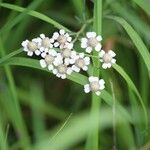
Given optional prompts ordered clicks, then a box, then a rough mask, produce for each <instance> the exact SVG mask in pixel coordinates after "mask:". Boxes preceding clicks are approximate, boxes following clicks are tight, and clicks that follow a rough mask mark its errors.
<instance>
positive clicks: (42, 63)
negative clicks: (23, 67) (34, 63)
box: [40, 59, 47, 68]
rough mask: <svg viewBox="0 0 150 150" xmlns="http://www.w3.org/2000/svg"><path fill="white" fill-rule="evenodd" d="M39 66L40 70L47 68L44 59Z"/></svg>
mask: <svg viewBox="0 0 150 150" xmlns="http://www.w3.org/2000/svg"><path fill="white" fill-rule="evenodd" d="M40 65H41V67H42V68H45V67H46V66H47V64H46V62H45V60H44V59H41V60H40Z"/></svg>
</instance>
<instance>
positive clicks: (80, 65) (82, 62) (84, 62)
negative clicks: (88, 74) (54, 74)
mask: <svg viewBox="0 0 150 150" xmlns="http://www.w3.org/2000/svg"><path fill="white" fill-rule="evenodd" d="M74 60H75V63H74V65H73V66H72V70H74V71H76V72H79V71H80V69H82V70H84V71H87V70H88V65H89V64H90V58H89V57H85V55H84V53H79V54H78V55H76V56H75V57H74Z"/></svg>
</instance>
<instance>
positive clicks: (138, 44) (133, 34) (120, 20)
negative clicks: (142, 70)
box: [107, 16, 150, 76]
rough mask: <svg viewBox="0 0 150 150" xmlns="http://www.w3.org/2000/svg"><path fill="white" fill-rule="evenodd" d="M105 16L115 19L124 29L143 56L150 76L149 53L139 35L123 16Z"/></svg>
mask: <svg viewBox="0 0 150 150" xmlns="http://www.w3.org/2000/svg"><path fill="white" fill-rule="evenodd" d="M107 18H109V19H113V20H115V21H117V22H118V23H119V24H121V25H122V27H123V28H124V29H125V30H126V32H127V33H128V35H129V36H130V38H131V39H132V41H133V43H134V44H135V46H136V48H137V50H138V52H139V54H140V55H141V57H142V58H143V60H144V63H145V65H146V67H147V69H148V73H149V76H150V61H149V60H150V54H149V51H148V49H147V47H146V46H145V44H144V43H143V41H142V39H141V38H140V36H139V35H138V34H137V32H136V31H135V30H134V29H133V28H132V27H131V26H130V25H129V24H128V23H127V22H126V21H125V20H124V19H123V18H121V17H116V16H107Z"/></svg>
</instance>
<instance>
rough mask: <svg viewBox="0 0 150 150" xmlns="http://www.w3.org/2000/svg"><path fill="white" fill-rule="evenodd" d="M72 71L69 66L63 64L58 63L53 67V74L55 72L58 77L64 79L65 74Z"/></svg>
mask: <svg viewBox="0 0 150 150" xmlns="http://www.w3.org/2000/svg"><path fill="white" fill-rule="evenodd" d="M71 73H72V69H71V67H68V66H67V65H65V64H63V63H62V64H59V65H58V66H56V67H55V69H53V74H55V75H56V76H57V77H58V78H62V79H65V78H66V77H67V74H68V75H70V74H71Z"/></svg>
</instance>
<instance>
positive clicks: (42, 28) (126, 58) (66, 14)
mask: <svg viewBox="0 0 150 150" xmlns="http://www.w3.org/2000/svg"><path fill="white" fill-rule="evenodd" d="M1 2H6V3H11V4H15V5H18V6H21V7H28V8H29V9H31V10H36V11H38V12H41V13H43V14H45V15H47V16H49V17H50V18H53V19H54V20H56V21H58V22H59V23H60V24H63V25H64V26H66V27H67V28H69V29H70V30H71V31H73V32H77V31H78V30H79V29H80V28H81V26H82V24H83V22H84V21H85V20H88V19H90V18H92V16H93V1H92V0H91V1H90V0H86V1H85V4H86V6H85V5H84V1H82V0H57V1H56V0H33V1H30V0H16V1H13V2H11V1H9V0H1ZM142 4H143V5H144V6H145V5H148V4H149V2H148V1H146V0H145V1H143V2H142ZM149 8H150V7H149ZM106 15H117V16H122V17H123V18H124V19H125V20H127V22H128V23H129V24H130V25H132V27H133V28H134V29H135V30H136V31H137V32H138V33H139V35H140V37H141V38H142V39H143V41H144V43H145V45H146V46H147V47H148V48H150V42H149V40H150V17H149V16H148V14H147V13H146V12H145V11H144V10H143V9H141V8H140V7H139V6H138V5H137V4H136V3H135V2H134V1H132V0H129V1H126V0H117V1H116V0H105V1H104V2H103V29H102V36H103V41H102V43H103V46H104V47H103V48H104V49H106V50H107V49H113V50H114V51H115V53H116V54H117V56H116V58H117V63H118V64H119V65H120V66H122V67H123V68H124V70H125V71H126V72H127V73H128V75H129V76H130V77H131V79H132V80H133V81H134V84H135V85H136V87H137V88H138V90H139V92H140V94H141V96H142V98H143V100H144V103H145V104H146V106H147V107H149V97H150V92H149V91H150V84H149V79H148V73H147V69H146V67H145V65H144V63H143V60H142V59H141V57H140V56H139V54H138V53H137V50H136V48H135V46H134V45H133V43H132V41H131V40H130V38H129V37H128V35H127V33H126V32H125V31H124V29H123V28H122V27H121V26H120V25H118V24H117V23H115V22H113V21H112V20H108V19H106V18H105V16H106ZM56 30H57V29H56V28H55V27H53V26H52V25H50V24H48V23H45V22H43V21H41V20H39V19H37V18H34V17H31V16H28V15H27V14H21V13H18V12H15V11H13V10H8V9H6V8H2V7H0V41H1V42H0V49H3V50H4V52H5V54H3V52H2V51H1V50H0V52H1V56H3V55H6V54H9V53H11V52H13V51H15V50H17V49H19V48H20V47H21V42H22V41H23V40H25V39H32V38H34V37H38V36H39V34H41V33H44V34H45V35H47V36H50V37H51V36H52V34H53V32H54V31H56ZM89 30H92V24H91V25H90V26H88V28H87V29H86V31H89ZM82 35H83V36H84V35H85V33H83V34H82ZM79 44H80V42H78V43H77V44H76V47H77V50H78V51H79V52H82V51H83V50H82V49H81V48H80V47H79ZM19 55H20V56H23V57H26V55H25V54H24V53H22V54H19ZM35 58H36V57H35ZM8 72H11V73H8ZM6 74H9V75H10V76H11V74H12V76H11V77H13V79H14V83H15V89H16V91H17V99H18V100H19V103H20V105H21V111H22V114H23V119H24V122H25V125H26V128H27V131H28V132H29V136H30V138H31V142H32V143H33V144H35V143H36V142H37V143H38V141H39V140H40V139H41V137H42V136H41V135H43V134H44V133H45V132H46V131H49V130H50V129H53V128H54V127H56V126H58V125H61V124H62V123H63V122H64V121H65V120H66V118H68V116H69V115H70V114H71V113H72V114H73V115H76V114H79V113H81V112H84V111H89V109H90V105H91V100H90V99H91V96H90V94H85V93H84V91H83V87H82V86H80V85H78V84H76V83H73V82H71V81H69V80H61V79H58V78H56V77H55V76H54V75H52V74H50V73H47V72H44V71H43V72H42V71H40V70H36V69H31V68H26V67H18V66H13V67H12V66H11V70H9V68H7V69H6V68H5V69H4V67H1V66H0V121H1V123H2V124H1V126H2V129H3V131H2V132H3V134H4V135H5V134H6V133H7V135H8V137H7V142H8V143H9V145H10V149H14V150H15V149H19V147H20V142H19V140H18V139H19V138H20V135H19V133H18V132H17V125H16V124H15V123H13V121H14V120H15V119H16V118H15V117H16V116H15V115H16V114H15V113H14V109H15V107H12V104H11V103H12V101H13V100H12V93H11V88H13V87H11V81H10V82H9V80H11V77H10V76H9V75H8V76H9V77H8V76H7V75H6ZM106 74H107V77H104V78H105V81H106V82H107V85H106V89H107V90H108V91H111V89H110V82H109V81H110V79H111V80H112V81H113V84H114V89H115V90H114V91H115V96H116V99H117V100H118V101H120V103H121V104H122V105H123V106H124V107H129V106H130V105H131V106H132V105H134V104H133V103H131V99H132V96H131V95H129V94H128V87H127V85H126V83H125V81H124V80H123V79H122V77H120V76H119V75H118V74H117V73H116V72H115V70H113V69H110V70H106ZM101 105H102V106H101V107H108V106H107V104H106V103H105V102H104V101H102V104H101ZM73 115H72V116H73ZM131 130H132V126H131ZM126 131H127V132H128V130H126V128H125V127H123V126H118V128H117V133H116V134H117V146H118V149H124V148H125V149H128V148H129V147H128V146H130V145H129V143H128V139H125V138H126V136H127V135H126V133H125V132H126ZM132 131H133V133H134V132H135V131H134V130H132ZM102 135H103V137H102V138H101V143H100V144H101V147H102V148H103V150H105V149H106V150H108V149H111V148H112V145H113V141H112V140H111V139H112V137H113V134H112V128H108V129H106V130H103V131H102ZM133 135H134V140H135V141H134V142H135V143H137V147H141V146H142V145H143V144H144V141H143V140H140V139H138V138H139V137H138V136H136V135H135V134H133ZM139 135H140V134H139ZM106 139H107V140H106ZM146 141H148V140H146ZM84 143H85V141H81V143H79V145H76V146H75V147H74V148H71V149H73V150H80V149H81V150H82V149H83V144H84ZM131 143H132V142H131Z"/></svg>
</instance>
